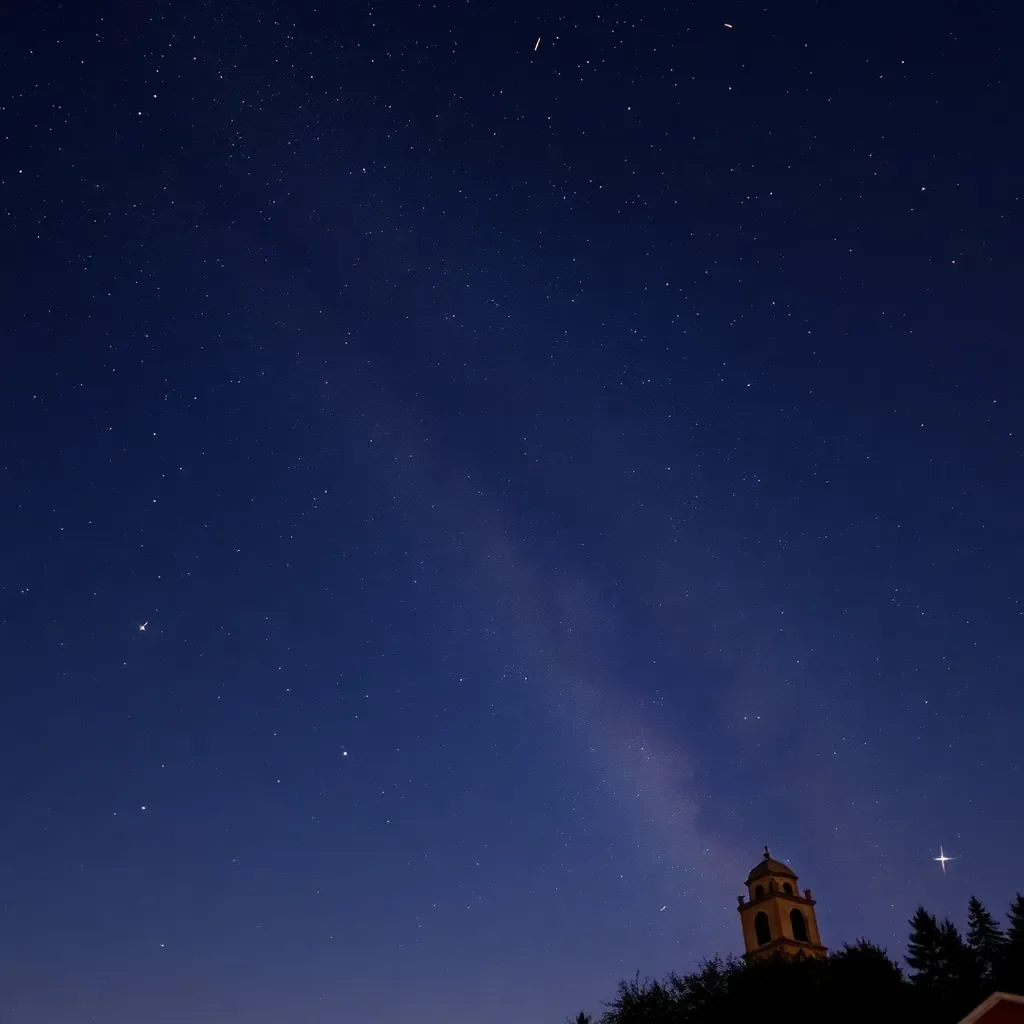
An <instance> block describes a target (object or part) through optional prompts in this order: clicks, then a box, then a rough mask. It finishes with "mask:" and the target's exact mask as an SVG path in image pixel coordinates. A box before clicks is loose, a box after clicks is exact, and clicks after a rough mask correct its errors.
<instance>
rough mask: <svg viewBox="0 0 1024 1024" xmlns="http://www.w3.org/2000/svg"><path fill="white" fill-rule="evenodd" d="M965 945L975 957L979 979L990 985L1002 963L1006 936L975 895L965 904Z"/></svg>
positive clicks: (993, 982)
mask: <svg viewBox="0 0 1024 1024" xmlns="http://www.w3.org/2000/svg"><path fill="white" fill-rule="evenodd" d="M967 945H968V946H970V948H971V949H972V950H973V952H974V955H975V957H976V959H977V965H978V972H979V976H980V978H979V980H980V981H981V982H982V984H983V985H985V986H986V987H992V986H993V985H994V984H995V981H996V978H997V977H998V973H999V970H1000V968H1001V966H1002V963H1003V951H1004V949H1005V947H1006V936H1005V935H1004V934H1003V930H1002V928H1000V927H999V925H998V924H997V923H996V919H995V918H994V917H993V916H992V915H991V914H990V913H989V912H988V911H987V910H986V909H985V906H984V904H983V903H982V902H981V901H980V900H979V899H978V898H977V897H975V896H972V897H971V898H970V901H969V902H968V904H967Z"/></svg>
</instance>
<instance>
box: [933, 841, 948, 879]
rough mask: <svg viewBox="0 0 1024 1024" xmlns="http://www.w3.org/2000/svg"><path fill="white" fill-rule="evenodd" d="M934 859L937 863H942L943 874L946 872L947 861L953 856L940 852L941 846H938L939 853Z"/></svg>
mask: <svg viewBox="0 0 1024 1024" xmlns="http://www.w3.org/2000/svg"><path fill="white" fill-rule="evenodd" d="M934 859H935V860H936V861H938V863H939V864H941V865H942V873H943V874H945V873H946V865H947V864H948V863H949V862H950V861H951V860H952V859H953V858H952V857H947V856H946V855H945V853H943V852H942V847H941V846H940V847H939V855H938V857H935V858H934Z"/></svg>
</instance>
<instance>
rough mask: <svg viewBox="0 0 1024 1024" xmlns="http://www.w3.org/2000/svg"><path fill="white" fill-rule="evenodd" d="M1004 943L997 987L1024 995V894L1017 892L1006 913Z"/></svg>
mask: <svg viewBox="0 0 1024 1024" xmlns="http://www.w3.org/2000/svg"><path fill="white" fill-rule="evenodd" d="M1007 920H1008V925H1009V927H1008V928H1007V929H1006V945H1005V946H1004V947H1003V957H1002V963H1001V965H1000V968H999V971H998V982H999V987H1000V988H1001V989H1003V990H1004V991H1006V992H1016V993H1019V994H1022V995H1024V896H1021V894H1020V893H1017V895H1016V897H1015V899H1014V901H1013V903H1011V904H1010V912H1009V913H1008V914H1007Z"/></svg>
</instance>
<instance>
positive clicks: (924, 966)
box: [905, 907, 942, 985]
mask: <svg viewBox="0 0 1024 1024" xmlns="http://www.w3.org/2000/svg"><path fill="white" fill-rule="evenodd" d="M940 947H941V936H940V933H939V924H938V922H937V921H936V920H935V915H934V914H929V913H928V911H927V910H925V909H924V907H918V908H917V910H916V911H915V913H914V916H913V917H912V918H911V919H910V939H909V940H908V942H907V955H906V957H905V959H906V961H907V965H908V966H909V967H910V969H911V970H912V971H913V972H914V974H913V981H914V983H915V984H917V985H932V984H934V983H935V982H936V981H937V980H938V979H939V977H940V976H941V975H940V972H941V970H942V954H941V951H940Z"/></svg>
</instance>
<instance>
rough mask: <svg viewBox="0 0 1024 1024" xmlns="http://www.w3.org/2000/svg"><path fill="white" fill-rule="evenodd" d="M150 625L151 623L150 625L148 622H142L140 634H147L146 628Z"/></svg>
mask: <svg viewBox="0 0 1024 1024" xmlns="http://www.w3.org/2000/svg"><path fill="white" fill-rule="evenodd" d="M148 625H149V623H148V622H140V623H139V632H140V633H145V632H146V627H147V626H148Z"/></svg>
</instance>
